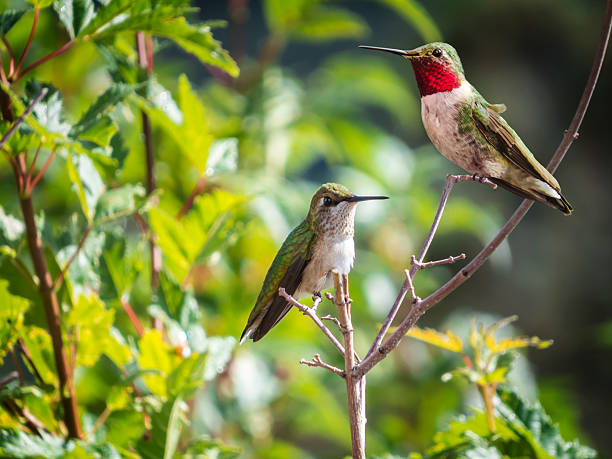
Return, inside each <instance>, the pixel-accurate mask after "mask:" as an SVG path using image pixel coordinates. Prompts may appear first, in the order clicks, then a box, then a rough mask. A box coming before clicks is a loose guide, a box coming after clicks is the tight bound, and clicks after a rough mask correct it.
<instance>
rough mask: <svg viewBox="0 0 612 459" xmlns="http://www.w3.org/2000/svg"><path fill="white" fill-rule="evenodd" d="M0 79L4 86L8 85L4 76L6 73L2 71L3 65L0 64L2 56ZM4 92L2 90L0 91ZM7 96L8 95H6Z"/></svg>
mask: <svg viewBox="0 0 612 459" xmlns="http://www.w3.org/2000/svg"><path fill="white" fill-rule="evenodd" d="M0 79H1V80H2V84H4V85H5V86H10V83H9V81H8V79H7V78H6V73H4V65H2V58H0ZM2 92H3V94H4V91H2ZM7 98H8V96H7Z"/></svg>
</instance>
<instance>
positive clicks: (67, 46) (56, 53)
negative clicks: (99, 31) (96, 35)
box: [13, 36, 89, 82]
mask: <svg viewBox="0 0 612 459" xmlns="http://www.w3.org/2000/svg"><path fill="white" fill-rule="evenodd" d="M88 38H89V37H88V36H84V37H83V38H80V40H83V41H85V40H87V39H88ZM75 43H76V40H70V41H69V42H66V43H64V44H63V45H62V46H61V47H59V48H58V49H56V50H55V51H53V52H52V53H50V54H47V55H46V56H45V57H41V58H40V59H38V60H37V61H36V62H34V63H32V64H30V65H29V66H27V67H26V68H25V69H23V70H22V71H21V72H19V73H16V74H15V77H14V78H13V81H15V82H17V81H19V80H21V78H22V77H23V76H24V75H25V74H26V73H29V72H30V71H32V70H34V69H35V68H36V67H38V66H39V65H41V64H44V63H45V62H47V61H48V60H49V59H53V58H54V57H57V56H59V55H60V54H62V53H65V52H66V51H68V50H69V49H70V48H72V45H74V44H75Z"/></svg>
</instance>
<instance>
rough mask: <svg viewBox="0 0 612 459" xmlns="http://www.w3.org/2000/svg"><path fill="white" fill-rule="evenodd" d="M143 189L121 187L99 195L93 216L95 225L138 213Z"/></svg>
mask: <svg viewBox="0 0 612 459" xmlns="http://www.w3.org/2000/svg"><path fill="white" fill-rule="evenodd" d="M145 194H146V193H145V189H144V188H143V187H142V186H141V185H129V184H128V185H123V186H122V187H119V188H113V189H111V190H107V191H105V192H103V193H102V194H100V196H99V198H98V200H97V202H96V208H95V212H94V216H93V221H94V223H95V224H102V223H108V222H110V221H112V220H115V219H117V218H121V217H126V216H128V215H131V214H133V213H135V212H137V211H138V209H139V208H140V207H141V205H142V204H143V200H142V198H144V197H145Z"/></svg>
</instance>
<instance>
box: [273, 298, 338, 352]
mask: <svg viewBox="0 0 612 459" xmlns="http://www.w3.org/2000/svg"><path fill="white" fill-rule="evenodd" d="M278 294H279V295H280V296H282V297H283V298H284V299H286V300H287V302H288V303H289V304H291V305H293V306H295V307H296V308H298V309H299V310H300V311H301V312H302V314H304V315H305V316H308V317H310V318H311V319H312V321H313V322H314V323H315V324H316V325H317V327H319V328H320V329H321V331H322V332H323V333H324V334H325V336H327V337H328V338H329V340H330V341H331V342H332V344H333V345H334V346H335V347H336V349H338V351H340V354H342V355H344V346H342V344H340V341H338V340H337V339H336V337H335V336H334V335H333V334H332V332H331V331H329V328H327V327H326V326H325V324H324V323H323V322H321V319H319V316H317V314H316V310H314V311H313V310H312V309H311V308H309V307H308V306H304V305H303V304H302V303H300V302H299V301H297V300H296V299H295V298H293V297H292V296H291V295H289V294H288V293H287V291H286V290H285V289H284V288H283V287H281V288H279V289H278Z"/></svg>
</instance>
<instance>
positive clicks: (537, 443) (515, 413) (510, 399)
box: [496, 389, 597, 459]
mask: <svg viewBox="0 0 612 459" xmlns="http://www.w3.org/2000/svg"><path fill="white" fill-rule="evenodd" d="M498 393H499V397H500V400H501V402H502V403H498V404H496V410H497V411H498V413H499V415H500V416H501V418H502V419H504V420H505V422H506V423H507V424H508V426H509V427H510V428H512V429H513V430H514V431H515V432H516V433H517V434H518V435H520V436H521V437H522V438H523V439H524V440H525V441H526V442H527V443H529V445H530V446H531V447H532V448H533V450H534V452H535V453H536V457H537V458H549V457H551V458H553V457H554V458H555V459H590V458H594V457H596V456H597V453H596V452H595V451H594V450H593V449H591V448H589V447H587V446H583V445H581V444H580V443H578V441H576V440H574V441H573V442H567V441H565V440H564V439H563V438H562V437H561V434H560V433H559V428H558V426H557V425H555V424H554V423H553V422H552V420H551V419H550V416H548V414H546V412H545V411H544V409H543V408H542V406H541V405H540V404H539V403H535V404H533V405H531V404H529V403H528V402H526V401H525V400H524V399H522V398H521V397H520V396H519V395H518V394H517V393H515V392H513V391H512V390H510V389H500V390H499V391H498Z"/></svg>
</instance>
